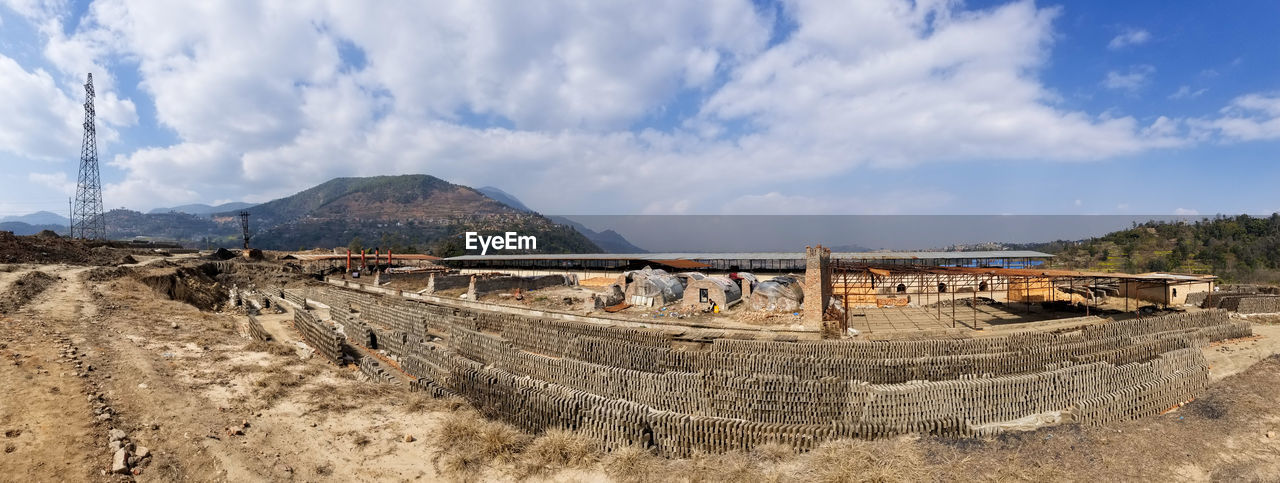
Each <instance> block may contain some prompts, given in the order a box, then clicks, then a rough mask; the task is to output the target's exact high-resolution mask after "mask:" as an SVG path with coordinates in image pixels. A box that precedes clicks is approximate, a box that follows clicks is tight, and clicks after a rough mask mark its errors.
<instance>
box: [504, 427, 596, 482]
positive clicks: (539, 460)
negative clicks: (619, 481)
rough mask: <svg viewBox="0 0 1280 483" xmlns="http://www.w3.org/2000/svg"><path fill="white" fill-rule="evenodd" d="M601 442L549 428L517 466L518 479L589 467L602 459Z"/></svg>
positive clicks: (533, 443) (526, 451)
mask: <svg viewBox="0 0 1280 483" xmlns="http://www.w3.org/2000/svg"><path fill="white" fill-rule="evenodd" d="M600 455H601V451H600V443H599V442H598V441H596V440H594V439H591V438H589V437H586V436H583V435H581V434H576V433H574V432H572V431H568V430H564V429H552V430H548V431H546V432H544V433H542V435H540V436H538V437H537V438H536V439H534V440H533V442H531V443H529V446H528V447H527V448H525V450H524V453H523V454H522V455H521V458H520V460H519V462H518V464H517V465H516V469H515V473H516V476H517V478H520V479H524V478H528V477H530V476H534V475H542V474H547V473H551V472H554V471H558V470H561V469H566V468H586V467H589V466H591V465H594V464H595V462H596V461H597V460H599V459H600Z"/></svg>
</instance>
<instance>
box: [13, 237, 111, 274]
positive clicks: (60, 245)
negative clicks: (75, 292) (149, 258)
mask: <svg viewBox="0 0 1280 483" xmlns="http://www.w3.org/2000/svg"><path fill="white" fill-rule="evenodd" d="M120 260H121V257H120V255H119V252H118V251H115V250H112V249H110V248H105V247H103V248H102V249H97V250H91V249H89V247H88V246H86V244H85V242H84V241H83V240H73V239H70V238H65V237H61V236H58V234H56V233H53V232H51V231H48V230H46V231H44V232H41V233H40V234H38V235H32V236H16V235H14V234H13V232H8V231H0V263H42V264H57V263H65V264H68V265H117V264H118V262H119V261H120Z"/></svg>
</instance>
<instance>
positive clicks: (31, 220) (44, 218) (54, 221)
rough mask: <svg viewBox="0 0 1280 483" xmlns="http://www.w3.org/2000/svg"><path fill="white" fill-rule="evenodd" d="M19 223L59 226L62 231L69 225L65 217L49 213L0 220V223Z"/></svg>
mask: <svg viewBox="0 0 1280 483" xmlns="http://www.w3.org/2000/svg"><path fill="white" fill-rule="evenodd" d="M13 221H16V222H21V223H26V224H28V225H60V226H62V227H63V228H64V229H65V228H66V226H67V225H69V224H70V223H71V220H69V219H67V217H65V216H62V215H59V214H57V213H54V212H51V211H37V212H35V213H30V214H26V215H21V216H6V217H3V218H0V223H4V222H13Z"/></svg>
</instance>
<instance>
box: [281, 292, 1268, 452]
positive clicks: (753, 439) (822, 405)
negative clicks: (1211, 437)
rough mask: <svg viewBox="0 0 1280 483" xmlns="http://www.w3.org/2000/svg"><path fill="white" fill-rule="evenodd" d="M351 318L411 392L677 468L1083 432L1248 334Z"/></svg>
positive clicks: (1167, 391) (1153, 327)
mask: <svg viewBox="0 0 1280 483" xmlns="http://www.w3.org/2000/svg"><path fill="white" fill-rule="evenodd" d="M358 304H359V305H360V306H359V307H358V308H359V310H360V314H359V315H358V316H355V315H354V314H350V313H344V314H340V315H337V316H335V320H337V321H338V322H339V323H341V324H343V325H344V327H348V329H347V331H348V334H351V333H352V331H351V329H350V327H356V326H361V324H366V325H363V326H364V327H368V330H369V332H370V334H371V335H372V337H373V338H376V340H377V346H378V347H377V348H379V349H383V350H386V351H387V352H388V354H389V355H391V356H392V357H393V358H395V359H396V360H397V361H399V363H400V367H401V368H402V369H403V370H404V372H405V373H407V374H408V375H410V376H412V377H413V378H415V380H414V382H413V384H414V387H417V388H418V389H421V390H424V391H429V392H431V393H432V394H436V395H443V394H456V395H459V396H462V397H464V398H466V399H468V400H469V401H471V402H472V403H473V404H475V405H476V406H477V408H479V409H480V410H481V411H482V412H483V413H484V414H486V415H488V416H491V417H494V418H499V419H503V420H505V421H508V422H510V423H512V424H515V425H517V426H519V427H521V428H523V429H526V430H529V431H535V432H536V431H542V430H545V429H549V428H566V429H572V430H577V431H581V432H582V433H584V434H587V435H589V436H592V437H594V438H596V439H598V440H599V441H600V442H601V444H602V445H603V446H604V447H606V448H616V447H620V446H623V445H633V444H638V445H644V446H652V447H654V448H655V449H656V450H657V451H658V452H659V453H660V454H664V455H669V456H688V455H690V454H692V453H693V452H697V451H706V452H721V451H729V450H746V449H750V448H751V447H753V446H756V445H759V444H762V443H765V442H775V441H776V442H783V443H788V444H791V445H793V446H795V447H797V448H800V449H807V448H812V447H813V446H815V445H816V444H819V443H820V442H822V441H825V440H828V439H834V438H844V437H857V438H875V437H882V436H890V435H896V434H903V433H910V432H924V433H933V434H942V435H956V436H968V435H975V434H993V433H994V432H997V431H999V430H1000V429H999V428H1000V427H1001V424H1002V423H1005V422H1008V421H1013V420H1018V419H1021V418H1025V417H1028V416H1034V415H1040V414H1063V415H1065V417H1066V418H1067V419H1070V420H1073V421H1076V422H1079V423H1082V424H1105V423H1107V422H1111V421H1117V420H1123V419H1132V418H1136V417H1143V416H1148V415H1151V414H1156V413H1158V412H1159V411H1163V410H1164V409H1167V408H1169V407H1173V406H1175V405H1177V404H1178V403H1180V402H1183V401H1186V400H1188V399H1191V398H1192V397H1194V396H1195V395H1196V394H1199V393H1200V392H1201V391H1203V389H1204V387H1205V384H1207V380H1208V366H1207V363H1206V361H1205V360H1204V357H1203V355H1202V354H1201V352H1200V351H1199V349H1198V346H1199V344H1203V343H1204V342H1206V341H1210V340H1221V339H1224V338H1231V337H1240V336H1244V335H1248V334H1249V333H1250V329H1249V327H1248V325H1247V324H1242V323H1239V322H1231V321H1230V320H1229V319H1228V318H1227V316H1226V313H1225V312H1223V311H1205V312H1199V313H1193V314H1174V315H1169V316H1163V317H1149V318H1144V319H1137V320H1132V321H1124V322H1111V323H1107V324H1100V325H1095V326H1088V327H1085V328H1083V329H1079V330H1075V331H1071V332H1061V333H1049V332H1027V333H1016V334H1012V335H1009V336H1004V337H991V338H983V339H930V340H914V341H906V340H901V341H847V340H830V341H813V342H777V341H747V340H726V339H718V340H715V341H714V342H713V343H712V344H710V345H709V346H708V347H707V348H706V349H705V350H686V349H676V348H675V347H674V346H673V342H672V340H671V339H670V338H669V337H667V336H666V335H664V334H663V333H661V332H659V331H655V330H648V329H634V328H620V327H614V326H611V325H609V324H607V323H602V324H593V323H587V322H570V321H564V320H552V319H540V318H535V317H524V316H518V315H512V314H505V313H496V312H487V311H482V310H476V309H472V308H459V307H447V306H442V305H434V304H427V303H419V302H410V301H395V302H391V301H387V300H384V301H381V302H375V303H358ZM295 320H296V321H297V322H296V323H297V324H298V325H299V327H300V330H302V327H310V326H313V325H324V326H326V327H327V324H323V323H322V322H316V321H314V318H312V317H310V314H309V313H308V312H306V311H301V310H300V311H296V312H295ZM308 330H310V331H312V332H323V331H319V330H317V329H314V328H312V329H308ZM303 333H304V337H307V338H308V341H309V342H311V340H312V338H316V339H320V340H321V342H317V343H315V344H314V345H318V346H324V345H325V343H324V340H325V337H323V336H317V335H310V336H309V335H308V331H304V332H303ZM333 334H335V335H336V332H333ZM339 342H340V340H339ZM339 345H340V344H339ZM362 365H364V364H363V363H362ZM369 365H370V367H371V369H370V370H373V368H374V366H373V362H369ZM377 369H379V370H385V367H382V366H378V367H377Z"/></svg>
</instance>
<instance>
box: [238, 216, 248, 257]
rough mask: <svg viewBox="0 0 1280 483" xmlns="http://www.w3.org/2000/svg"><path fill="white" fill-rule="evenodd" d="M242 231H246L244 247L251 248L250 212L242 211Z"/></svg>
mask: <svg viewBox="0 0 1280 483" xmlns="http://www.w3.org/2000/svg"><path fill="white" fill-rule="evenodd" d="M240 231H241V232H243V233H244V249H245V250H248V249H249V212H248V211H241V212H240Z"/></svg>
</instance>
